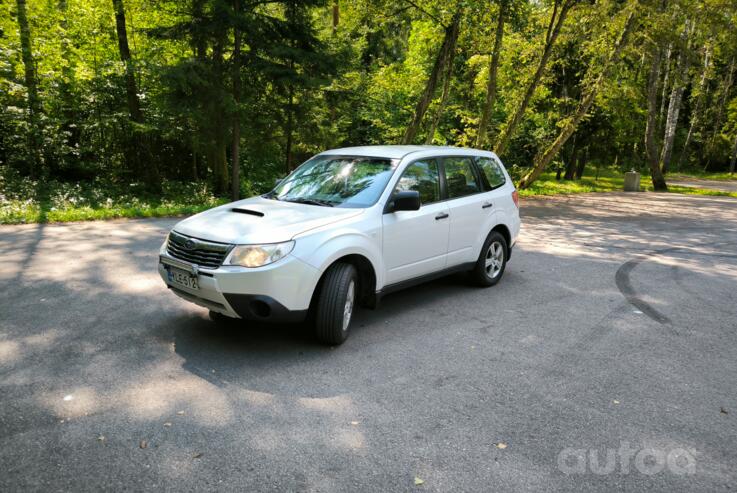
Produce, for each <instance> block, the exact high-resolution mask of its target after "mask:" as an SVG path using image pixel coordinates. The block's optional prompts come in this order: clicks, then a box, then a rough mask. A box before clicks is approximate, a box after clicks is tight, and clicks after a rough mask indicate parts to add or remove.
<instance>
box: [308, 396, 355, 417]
mask: <svg viewBox="0 0 737 493" xmlns="http://www.w3.org/2000/svg"><path fill="white" fill-rule="evenodd" d="M297 402H298V403H299V405H301V406H303V407H305V408H307V409H311V410H314V411H320V412H323V413H326V414H340V415H344V416H351V415H354V416H355V409H354V407H353V402H352V401H351V399H350V397H348V396H345V395H339V396H335V397H327V398H308V397H300V398H299V399H297Z"/></svg>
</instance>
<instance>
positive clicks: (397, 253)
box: [382, 159, 449, 285]
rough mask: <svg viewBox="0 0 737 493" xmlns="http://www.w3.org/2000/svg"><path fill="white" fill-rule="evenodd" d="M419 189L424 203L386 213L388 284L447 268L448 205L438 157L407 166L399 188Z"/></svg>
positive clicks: (385, 232)
mask: <svg viewBox="0 0 737 493" xmlns="http://www.w3.org/2000/svg"><path fill="white" fill-rule="evenodd" d="M405 190H416V191H418V192H419V193H420V200H421V201H422V207H420V209H419V210H416V211H397V212H390V213H387V214H384V216H383V227H384V231H383V235H382V236H383V238H384V245H383V248H384V263H385V265H386V284H387V285H389V284H394V283H397V282H400V281H405V280H408V279H412V278H415V277H419V276H422V275H424V274H429V273H431V272H435V271H439V270H442V269H444V268H445V261H446V253H447V251H448V232H449V220H448V219H449V213H448V205H447V204H446V203H445V202H440V174H439V167H438V163H437V161H436V160H434V159H424V160H420V161H415V162H414V163H412V164H410V165H409V166H407V168H405V170H404V173H402V177H401V178H400V179H399V181H398V182H397V186H396V189H395V190H394V191H395V192H396V191H405Z"/></svg>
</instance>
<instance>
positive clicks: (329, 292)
mask: <svg viewBox="0 0 737 493" xmlns="http://www.w3.org/2000/svg"><path fill="white" fill-rule="evenodd" d="M357 288H358V275H357V274H356V268H355V267H353V266H352V265H351V264H344V263H337V264H335V265H333V266H331V267H330V268H329V269H328V271H327V272H326V273H325V278H324V279H323V282H322V286H321V287H320V295H319V297H318V299H317V307H316V312H315V333H316V335H317V338H318V339H319V340H320V341H321V342H324V343H325V344H333V345H335V344H342V343H343V342H344V341H345V340H346V339H347V338H348V330H349V328H350V325H351V318H352V317H353V308H354V306H355V303H356V293H357V291H358V289H357Z"/></svg>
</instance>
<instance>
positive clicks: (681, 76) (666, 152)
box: [660, 21, 691, 175]
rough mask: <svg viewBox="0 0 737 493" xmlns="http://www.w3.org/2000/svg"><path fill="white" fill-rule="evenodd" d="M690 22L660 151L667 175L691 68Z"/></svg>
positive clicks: (661, 165) (680, 54) (679, 60)
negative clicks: (688, 53)
mask: <svg viewBox="0 0 737 493" xmlns="http://www.w3.org/2000/svg"><path fill="white" fill-rule="evenodd" d="M689 29H690V27H689V23H688V21H687V22H686V27H685V28H684V31H683V35H682V36H681V41H684V42H685V40H686V39H689V41H688V43H682V44H685V45H686V46H685V51H684V46H681V49H680V51H679V53H678V62H677V64H676V67H677V73H676V74H675V75H674V77H673V88H672V89H671V92H670V100H669V101H668V116H667V118H666V121H665V135H664V136H663V149H662V151H661V153H660V171H661V172H662V173H663V175H665V174H666V173H668V168H669V167H670V160H671V157H672V155H673V142H674V140H675V137H676V129H677V128H678V115H679V113H680V111H681V100H682V99H683V90H684V89H685V85H686V78H687V76H688V69H689V65H690V63H689V57H688V55H687V53H686V52H688V51H690V49H691V42H690V34H689Z"/></svg>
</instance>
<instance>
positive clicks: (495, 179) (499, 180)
mask: <svg viewBox="0 0 737 493" xmlns="http://www.w3.org/2000/svg"><path fill="white" fill-rule="evenodd" d="M478 165H479V168H481V171H483V173H484V177H485V178H486V180H487V181H488V182H489V186H490V187H491V189H492V190H493V189H495V188H499V187H501V186H502V185H504V184H505V183H506V182H507V178H506V176H504V171H503V170H502V165H501V164H500V163H499V161H497V160H496V159H494V158H490V157H481V158H479V160H478Z"/></svg>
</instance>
